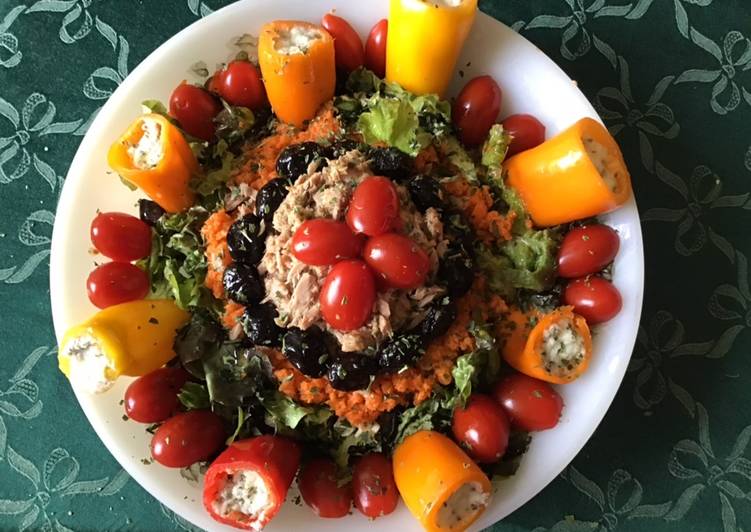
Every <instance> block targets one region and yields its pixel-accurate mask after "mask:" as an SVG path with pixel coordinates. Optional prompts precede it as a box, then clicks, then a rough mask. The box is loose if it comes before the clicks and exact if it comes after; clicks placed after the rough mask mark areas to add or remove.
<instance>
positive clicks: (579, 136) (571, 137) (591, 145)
mask: <svg viewBox="0 0 751 532" xmlns="http://www.w3.org/2000/svg"><path fill="white" fill-rule="evenodd" d="M504 167H505V168H506V171H507V172H508V174H507V175H508V183H509V185H511V186H512V187H514V188H515V189H516V191H517V192H518V193H519V196H521V199H522V200H523V201H524V205H525V207H526V208H527V211H528V212H529V215H530V216H531V217H532V221H533V222H534V223H535V225H537V226H539V227H549V226H553V225H558V224H563V223H568V222H573V221H575V220H581V219H583V218H589V217H591V216H597V215H598V214H603V213H606V212H609V211H612V210H614V209H616V208H618V207H619V206H620V205H622V204H623V203H624V202H625V201H626V200H627V199H628V198H629V196H630V195H631V176H630V174H629V173H628V168H626V163H625V162H624V160H623V155H622V154H621V150H620V148H619V147H618V144H617V143H616V142H615V139H613V137H612V136H611V135H610V133H608V130H607V129H605V126H603V125H602V124H600V123H599V122H597V121H596V120H592V119H591V118H583V119H581V120H579V121H578V122H577V123H575V124H574V125H573V126H571V127H570V128H568V129H567V130H566V131H564V132H562V133H560V134H559V135H557V136H555V137H553V138H552V139H549V140H547V141H545V142H544V143H542V144H540V145H539V146H537V147H536V148H532V149H530V150H527V151H523V152H521V153H519V154H517V155H514V156H513V157H511V158H510V159H508V160H506V162H505V163H504Z"/></svg>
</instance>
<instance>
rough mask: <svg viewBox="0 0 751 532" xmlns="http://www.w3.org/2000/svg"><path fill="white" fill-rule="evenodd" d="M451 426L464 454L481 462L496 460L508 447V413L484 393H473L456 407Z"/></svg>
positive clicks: (487, 462)
mask: <svg viewBox="0 0 751 532" xmlns="http://www.w3.org/2000/svg"><path fill="white" fill-rule="evenodd" d="M451 430H452V432H453V434H454V439H455V440H456V441H457V442H459V444H460V445H461V446H462V447H463V448H464V450H465V451H466V452H467V454H469V455H470V456H471V457H472V458H474V459H475V460H476V461H477V462H480V463H484V464H491V463H494V462H497V461H498V460H500V459H501V457H503V454H504V453H505V452H506V448H507V447H508V438H509V432H510V428H509V420H508V416H506V413H505V412H504V410H503V408H501V405H499V404H498V403H497V402H496V401H495V400H493V399H492V398H490V397H489V396H487V395H482V394H473V395H472V396H470V398H469V400H468V401H467V404H466V405H465V407H464V408H456V409H455V410H454V416H453V418H452V420H451Z"/></svg>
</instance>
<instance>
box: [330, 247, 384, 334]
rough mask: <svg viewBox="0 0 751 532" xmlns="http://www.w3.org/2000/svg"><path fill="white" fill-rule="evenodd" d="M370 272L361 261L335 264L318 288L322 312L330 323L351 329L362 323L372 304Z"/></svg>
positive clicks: (367, 315) (373, 286) (372, 292)
mask: <svg viewBox="0 0 751 532" xmlns="http://www.w3.org/2000/svg"><path fill="white" fill-rule="evenodd" d="M375 294H376V290H375V280H374V279H373V273H372V272H371V271H370V268H368V266H367V264H365V263H364V262H363V261H361V260H345V261H342V262H339V263H337V264H336V265H335V266H334V267H333V268H332V269H331V271H330V272H329V274H328V275H327V276H326V280H325V281H324V282H323V287H322V288H321V295H320V298H319V300H320V303H321V314H323V318H324V319H325V320H326V321H327V322H328V324H329V325H331V326H332V327H334V328H335V329H339V330H340V331H351V330H354V329H357V328H359V327H361V326H363V325H364V324H365V322H366V321H368V318H370V315H371V313H372V312H373V303H375Z"/></svg>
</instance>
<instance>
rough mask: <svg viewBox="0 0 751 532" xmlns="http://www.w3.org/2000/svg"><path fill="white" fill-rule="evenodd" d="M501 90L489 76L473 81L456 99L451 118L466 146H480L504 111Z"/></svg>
mask: <svg viewBox="0 0 751 532" xmlns="http://www.w3.org/2000/svg"><path fill="white" fill-rule="evenodd" d="M501 99H502V93H501V88H500V87H499V86H498V84H497V83H496V82H495V80H494V79H493V78H491V77H490V76H479V77H476V78H474V79H471V80H470V81H469V82H468V83H467V84H466V85H465V86H464V88H463V89H462V91H461V92H460V93H459V96H457V97H456V101H455V102H454V107H453V108H452V110H451V119H452V120H453V121H454V125H455V126H456V128H457V130H458V131H459V139H460V140H461V141H462V142H463V143H464V145H465V146H470V147H471V146H478V145H480V144H482V142H483V141H484V140H485V138H486V137H487V136H488V131H490V128H491V127H492V126H493V124H494V123H495V120H496V118H498V113H499V111H500V110H501Z"/></svg>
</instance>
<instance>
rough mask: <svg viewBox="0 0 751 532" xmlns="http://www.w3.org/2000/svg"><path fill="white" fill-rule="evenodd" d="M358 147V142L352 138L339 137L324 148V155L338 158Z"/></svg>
mask: <svg viewBox="0 0 751 532" xmlns="http://www.w3.org/2000/svg"><path fill="white" fill-rule="evenodd" d="M359 148H360V144H359V143H357V142H355V141H354V140H352V139H340V140H337V141H334V143H332V144H331V146H329V147H328V149H327V150H326V157H327V158H328V159H338V158H339V157H341V156H342V155H344V154H345V153H348V152H351V151H352V150H357V149H359Z"/></svg>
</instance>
